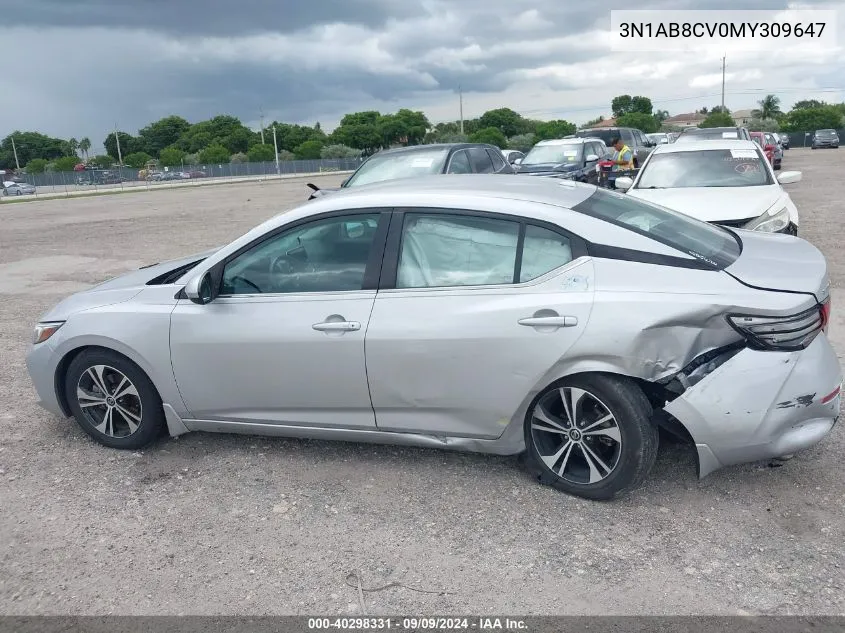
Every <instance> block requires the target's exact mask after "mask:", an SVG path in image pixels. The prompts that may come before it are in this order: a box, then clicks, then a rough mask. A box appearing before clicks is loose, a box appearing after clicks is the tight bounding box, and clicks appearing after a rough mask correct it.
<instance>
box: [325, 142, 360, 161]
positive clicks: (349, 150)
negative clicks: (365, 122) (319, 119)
mask: <svg viewBox="0 0 845 633" xmlns="http://www.w3.org/2000/svg"><path fill="white" fill-rule="evenodd" d="M360 155H361V150H358V149H355V148H354V147H347V146H346V145H326V146H325V147H324V148H323V149H321V150H320V158H355V157H357V156H360Z"/></svg>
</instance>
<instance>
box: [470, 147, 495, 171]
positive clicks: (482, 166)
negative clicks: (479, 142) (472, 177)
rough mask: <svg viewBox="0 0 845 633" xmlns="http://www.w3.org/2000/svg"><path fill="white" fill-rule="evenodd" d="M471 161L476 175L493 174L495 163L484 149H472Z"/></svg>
mask: <svg viewBox="0 0 845 633" xmlns="http://www.w3.org/2000/svg"><path fill="white" fill-rule="evenodd" d="M469 160H470V162H471V163H472V168H473V171H475V173H477V174H490V173H492V172H493V161H492V160H490V155H489V154H488V153H487V152H486V151H485V149H484V148H483V147H470V148H469Z"/></svg>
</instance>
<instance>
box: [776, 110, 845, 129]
mask: <svg viewBox="0 0 845 633" xmlns="http://www.w3.org/2000/svg"><path fill="white" fill-rule="evenodd" d="M841 126H842V113H841V112H840V111H839V108H837V107H836V106H822V107H821V108H803V109H801V110H792V111H791V112H790V113H789V114H788V115H787V117H786V120H785V122H784V124H783V126H782V129H783V130H784V131H785V132H814V131H815V130H824V129H827V128H833V129H839V128H840V127H841Z"/></svg>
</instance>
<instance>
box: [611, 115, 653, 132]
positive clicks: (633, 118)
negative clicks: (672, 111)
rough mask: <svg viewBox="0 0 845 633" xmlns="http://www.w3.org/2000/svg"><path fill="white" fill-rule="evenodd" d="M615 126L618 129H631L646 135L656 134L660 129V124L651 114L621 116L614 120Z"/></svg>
mask: <svg viewBox="0 0 845 633" xmlns="http://www.w3.org/2000/svg"><path fill="white" fill-rule="evenodd" d="M616 124H617V125H618V126H619V127H632V128H635V129H637V130H640V131H641V132H645V133H646V134H651V133H652V132H657V130H659V129H660V123H658V122H657V119H655V118H654V117H653V116H652V115H651V114H643V113H642V112H629V113H628V114H623V115H622V116H621V117H619V118H618V119H616Z"/></svg>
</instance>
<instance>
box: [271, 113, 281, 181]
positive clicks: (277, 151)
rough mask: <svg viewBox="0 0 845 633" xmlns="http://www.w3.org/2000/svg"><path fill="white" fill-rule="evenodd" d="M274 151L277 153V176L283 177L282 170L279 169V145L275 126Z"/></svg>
mask: <svg viewBox="0 0 845 633" xmlns="http://www.w3.org/2000/svg"><path fill="white" fill-rule="evenodd" d="M273 150H275V153H276V174H278V175H281V173H282V172H281V170H280V169H279V144H278V143H277V142H276V126H275V125H274V126H273Z"/></svg>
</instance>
